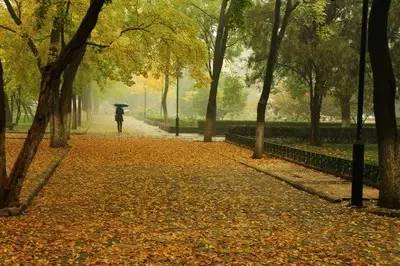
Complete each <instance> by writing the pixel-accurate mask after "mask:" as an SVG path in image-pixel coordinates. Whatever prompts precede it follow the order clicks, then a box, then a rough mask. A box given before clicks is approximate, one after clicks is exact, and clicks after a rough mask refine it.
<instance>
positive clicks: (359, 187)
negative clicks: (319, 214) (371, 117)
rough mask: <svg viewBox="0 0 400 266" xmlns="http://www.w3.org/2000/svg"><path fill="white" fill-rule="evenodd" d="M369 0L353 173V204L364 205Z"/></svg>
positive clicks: (364, 21)
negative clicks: (365, 96) (364, 133)
mask: <svg viewBox="0 0 400 266" xmlns="http://www.w3.org/2000/svg"><path fill="white" fill-rule="evenodd" d="M368 5H369V1H368V0H363V9H362V19H361V45H360V66H359V76H358V77H359V80H358V104H357V130H356V142H355V143H354V145H353V175H352V182H351V205H352V206H357V207H362V206H363V202H362V199H363V175H364V142H363V140H362V129H363V107H364V87H365V57H366V51H367V27H368V26H367V25H368V8H369V6H368Z"/></svg>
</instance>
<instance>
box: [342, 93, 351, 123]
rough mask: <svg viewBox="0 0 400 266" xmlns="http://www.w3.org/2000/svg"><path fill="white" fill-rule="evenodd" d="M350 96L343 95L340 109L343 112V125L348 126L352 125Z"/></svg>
mask: <svg viewBox="0 0 400 266" xmlns="http://www.w3.org/2000/svg"><path fill="white" fill-rule="evenodd" d="M350 99H351V96H350V97H341V99H340V107H341V108H340V110H341V113H342V127H343V128H348V127H350V126H351V108H350Z"/></svg>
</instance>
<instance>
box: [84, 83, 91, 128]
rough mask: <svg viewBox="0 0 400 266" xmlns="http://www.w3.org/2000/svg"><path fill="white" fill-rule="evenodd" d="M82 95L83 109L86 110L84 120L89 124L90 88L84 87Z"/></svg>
mask: <svg viewBox="0 0 400 266" xmlns="http://www.w3.org/2000/svg"><path fill="white" fill-rule="evenodd" d="M83 93H84V94H83V95H84V101H83V103H84V110H85V112H86V122H87V123H88V124H89V123H90V122H91V121H92V106H93V103H92V91H91V90H90V88H85V89H84V90H83Z"/></svg>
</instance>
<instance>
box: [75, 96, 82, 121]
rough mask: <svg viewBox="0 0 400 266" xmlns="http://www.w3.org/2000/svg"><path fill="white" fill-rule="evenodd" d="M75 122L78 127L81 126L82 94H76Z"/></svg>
mask: <svg viewBox="0 0 400 266" xmlns="http://www.w3.org/2000/svg"><path fill="white" fill-rule="evenodd" d="M76 124H77V126H78V127H81V126H82V96H80V95H78V114H77V121H76Z"/></svg>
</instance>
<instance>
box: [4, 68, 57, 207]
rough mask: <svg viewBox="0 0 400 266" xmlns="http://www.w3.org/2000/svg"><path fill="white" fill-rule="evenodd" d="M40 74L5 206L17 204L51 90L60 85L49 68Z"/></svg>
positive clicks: (42, 129)
mask: <svg viewBox="0 0 400 266" xmlns="http://www.w3.org/2000/svg"><path fill="white" fill-rule="evenodd" d="M42 76H43V77H42V81H41V86H40V95H39V103H38V107H37V110H36V115H35V118H34V120H33V124H32V126H31V128H30V130H29V132H28V135H27V137H26V139H25V142H24V145H23V147H22V149H21V151H20V153H19V155H18V157H17V160H16V162H15V163H14V166H13V168H12V171H11V173H10V178H9V184H8V191H7V202H6V205H7V206H18V205H19V194H20V191H21V188H22V183H23V181H24V178H25V175H26V171H27V170H28V168H29V166H30V164H31V162H32V160H33V157H34V155H35V154H36V151H37V149H38V147H39V144H40V142H41V141H42V138H43V136H44V133H45V130H46V127H47V124H48V122H49V117H50V109H49V106H51V105H50V103H51V102H52V101H53V99H52V97H53V95H52V92H53V91H54V87H57V86H59V85H60V76H59V75H56V74H54V73H52V72H51V71H50V70H49V69H46V70H45V72H44V73H43V74H42Z"/></svg>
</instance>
